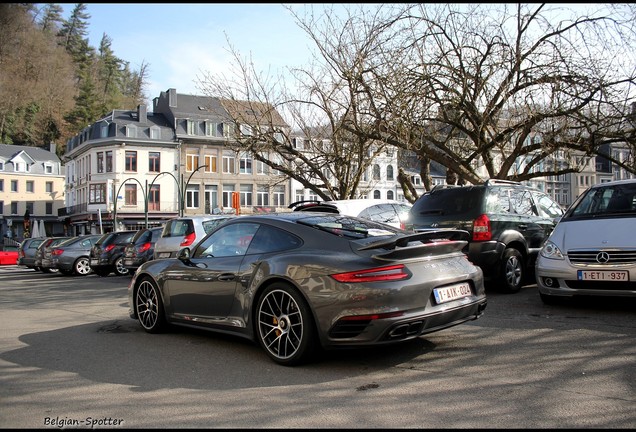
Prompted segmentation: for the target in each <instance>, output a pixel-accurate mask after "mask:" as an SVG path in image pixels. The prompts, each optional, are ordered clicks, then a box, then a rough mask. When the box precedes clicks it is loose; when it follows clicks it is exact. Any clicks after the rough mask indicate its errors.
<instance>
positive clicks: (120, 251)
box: [89, 230, 137, 276]
mask: <svg viewBox="0 0 636 432" xmlns="http://www.w3.org/2000/svg"><path fill="white" fill-rule="evenodd" d="M135 233H137V231H133V230H128V231H115V232H111V233H107V234H104V235H103V236H101V237H100V238H99V239H98V240H97V241H96V242H95V244H94V245H93V247H92V248H91V252H90V254H89V259H90V262H89V263H90V266H91V270H92V271H93V272H94V273H95V274H96V275H97V276H108V275H109V274H111V273H112V272H115V274H116V275H118V276H123V275H126V274H128V269H127V268H126V267H124V258H123V255H124V248H125V247H126V245H127V244H128V243H130V241H131V240H132V238H133V236H134V235H135Z"/></svg>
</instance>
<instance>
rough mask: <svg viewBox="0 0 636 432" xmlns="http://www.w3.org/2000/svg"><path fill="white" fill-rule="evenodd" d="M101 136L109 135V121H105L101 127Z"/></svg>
mask: <svg viewBox="0 0 636 432" xmlns="http://www.w3.org/2000/svg"><path fill="white" fill-rule="evenodd" d="M99 136H100V138H106V137H107V136H108V123H103V124H102V126H101V127H100V128H99Z"/></svg>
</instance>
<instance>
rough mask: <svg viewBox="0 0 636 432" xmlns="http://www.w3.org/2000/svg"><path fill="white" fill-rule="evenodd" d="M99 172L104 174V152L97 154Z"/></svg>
mask: <svg viewBox="0 0 636 432" xmlns="http://www.w3.org/2000/svg"><path fill="white" fill-rule="evenodd" d="M97 172H98V173H103V172H104V152H97Z"/></svg>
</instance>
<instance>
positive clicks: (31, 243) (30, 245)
mask: <svg viewBox="0 0 636 432" xmlns="http://www.w3.org/2000/svg"><path fill="white" fill-rule="evenodd" d="M43 241H44V237H32V238H25V239H24V240H22V243H20V248H19V249H18V265H22V266H25V267H26V268H30V269H35V270H37V271H40V268H39V267H36V265H35V253H36V252H37V250H38V246H40V243H42V242H43Z"/></svg>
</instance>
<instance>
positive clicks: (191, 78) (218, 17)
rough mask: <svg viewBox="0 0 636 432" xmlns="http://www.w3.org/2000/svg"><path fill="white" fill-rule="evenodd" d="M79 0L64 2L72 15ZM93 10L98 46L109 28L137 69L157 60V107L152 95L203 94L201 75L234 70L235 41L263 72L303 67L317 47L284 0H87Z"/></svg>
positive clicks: (150, 90)
mask: <svg viewBox="0 0 636 432" xmlns="http://www.w3.org/2000/svg"><path fill="white" fill-rule="evenodd" d="M75 5H76V4H75V3H64V4H61V6H62V8H63V9H64V12H63V17H64V18H65V19H67V18H68V17H69V16H70V14H71V12H72V10H73V8H74V7H75ZM292 7H294V8H295V9H296V8H304V5H302V4H294V5H292ZM301 10H302V9H301ZM86 12H87V13H88V14H89V15H90V18H89V19H88V32H89V34H88V38H89V44H90V45H91V46H92V47H94V48H98V47H99V43H100V41H101V39H102V36H103V34H104V33H106V34H107V35H108V36H109V37H110V38H111V40H112V45H111V48H112V50H113V52H114V54H115V55H116V56H117V57H119V58H120V59H122V60H124V61H127V62H129V64H130V68H131V69H132V70H139V68H140V66H141V64H142V63H146V64H148V65H149V66H148V80H147V86H146V94H147V96H148V98H149V100H148V102H147V103H148V107H149V109H152V99H154V98H155V97H159V94H160V93H161V92H162V91H166V90H168V89H170V88H174V89H176V90H177V93H182V94H195V95H203V92H202V91H200V90H198V89H197V76H201V75H202V74H204V73H218V72H222V71H228V70H229V67H230V64H231V56H230V54H229V52H228V49H229V47H230V45H229V43H231V44H232V46H233V47H234V48H235V49H236V50H237V51H238V52H239V53H240V55H241V56H242V57H246V56H251V57H252V60H253V61H254V62H255V65H256V67H257V70H268V69H270V68H271V69H272V70H274V71H276V70H284V69H285V68H286V67H294V66H301V65H302V64H303V63H304V62H306V61H308V59H309V49H310V47H311V45H312V44H311V41H310V40H309V38H308V36H307V35H306V34H305V33H304V31H303V30H301V29H300V27H298V25H297V24H296V23H295V19H294V17H293V16H292V14H291V13H290V12H289V11H288V10H287V9H285V7H284V6H283V5H282V4H278V3H276V4H274V3H270V4H250V3H243V4H238V3H178V4H177V3H172V4H170V3H158V4H152V3H144V4H140V3H137V4H135V3H132V4H124V3H86ZM301 15H302V14H301ZM228 41H229V43H228Z"/></svg>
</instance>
